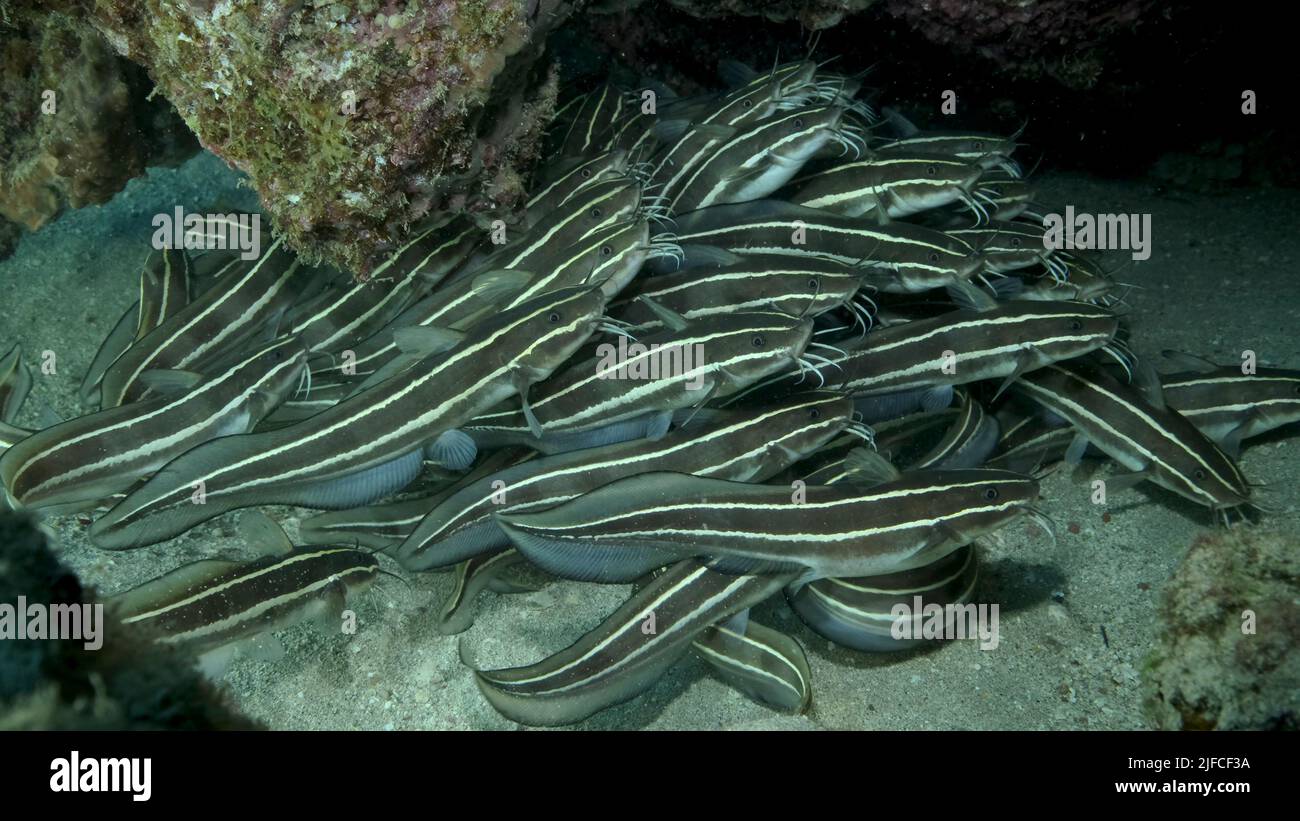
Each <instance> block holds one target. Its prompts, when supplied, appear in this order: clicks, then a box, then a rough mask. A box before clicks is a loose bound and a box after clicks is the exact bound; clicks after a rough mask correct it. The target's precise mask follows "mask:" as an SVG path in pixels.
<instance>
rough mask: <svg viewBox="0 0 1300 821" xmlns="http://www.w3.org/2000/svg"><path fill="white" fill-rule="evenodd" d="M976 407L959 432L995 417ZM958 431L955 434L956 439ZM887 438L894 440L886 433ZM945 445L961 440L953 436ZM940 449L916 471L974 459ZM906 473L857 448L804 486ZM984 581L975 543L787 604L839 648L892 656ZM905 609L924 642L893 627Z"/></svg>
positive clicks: (835, 583)
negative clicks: (933, 609)
mask: <svg viewBox="0 0 1300 821" xmlns="http://www.w3.org/2000/svg"><path fill="white" fill-rule="evenodd" d="M977 407H979V403H977V402H973V401H971V400H969V399H968V400H967V403H966V405H965V407H964V408H963V409H962V411H961V412H962V413H963V418H964V419H963V421H965V423H966V424H965V425H963V421H959V422H958V424H957V425H954V426H953V427H954V428H957V427H965V429H966V430H970V427H971V425H970V423H969V420H974V419H989V418H990V417H987V416H985V415H984V414H983V413H982V411H981V412H973V411H971V410H969V409H971V408H977ZM929 415H931V416H937V415H938V414H929ZM900 421H901V420H900ZM903 427H912V425H910V424H909V425H906V426H895V431H894V432H893V433H894V434H897V433H899V432H900V431H899V428H903ZM951 433H952V430H951V429H950V430H949V434H951ZM885 436H886V437H889V436H891V434H890V433H886V434H885ZM994 438H995V439H996V437H994ZM946 439H955V437H952V436H949V437H946ZM936 450H937V449H936ZM936 450H932V451H931V452H930V453H927V454H926V455H924V456H922V457H921V458H920V459H912V460H911V462H910V463H911V464H914V465H916V467H915V469H916V470H928V469H932V468H937V467H951V466H955V465H953V464H951V463H958V464H961V463H964V462H966V461H969V460H967V459H963V458H962V457H961V455H960V454H952V453H950V454H949V456H948V457H947V458H945V456H944V455H943V454H942V453H941V452H936ZM905 458H907V457H905ZM901 475H902V474H900V473H899V472H898V468H896V467H895V466H894V465H893V464H889V463H887V462H886V461H885V460H884V459H883V458H882V457H881V455H880V454H879V453H877V452H875V451H870V450H867V449H865V448H861V447H858V448H855V449H854V450H852V451H850V452H849V454H848V455H847V456H846V457H844V458H841V459H839V460H837V461H836V462H835V463H834V464H831V465H827V466H826V467H824V468H822V469H820V470H817V471H814V472H813V473H810V474H808V475H807V476H806V477H805V478H804V480H805V481H806V482H808V483H809V484H814V483H818V482H822V483H825V484H835V483H839V482H843V483H846V484H862V485H866V486H870V485H874V484H878V483H880V482H888V481H896V480H897V479H898V478H899V477H900V476H901ZM1026 512H1027V513H1028V514H1029V515H1030V516H1031V517H1033V518H1035V519H1038V520H1039V521H1040V523H1042V521H1043V518H1042V516H1041V514H1039V513H1038V512H1037V511H1036V510H1034V509H1033V508H1027V510H1026ZM978 575H979V558H978V554H977V552H976V548H975V546H974V545H973V544H967V545H965V546H963V547H961V548H959V549H957V550H956V551H954V552H953V553H951V554H949V555H948V556H945V557H943V558H941V559H939V560H938V561H936V562H934V563H932V564H927V565H925V566H923V567H916V568H912V569H910V570H903V571H900V572H897V573H886V574H884V575H880V576H853V577H844V578H835V577H832V578H826V579H817V580H815V581H813V582H810V583H809V584H807V585H805V586H803V587H801V588H798V589H787V590H786V598H787V600H788V601H789V603H790V606H791V608H793V609H794V611H795V612H796V613H798V614H799V617H800V618H801V619H803V621H804V623H805V624H807V625H808V626H809V627H810V628H812V630H813V631H814V632H816V633H818V634H820V635H822V636H825V637H826V638H828V639H830V640H831V641H833V642H835V643H836V644H839V645H842V646H845V647H850V648H852V649H854V650H860V651H862V652H867V653H880V652H891V651H896V650H904V649H907V648H909V647H914V646H916V645H917V644H919V643H920V642H921V641H922V640H924V639H923V638H921V637H922V636H923V633H922V631H921V630H920V629H919V628H920V627H921V626H922V619H923V612H924V607H926V606H928V605H938V606H940V607H945V606H947V605H950V604H964V603H965V602H968V601H970V599H971V596H972V595H973V593H974V590H975V583H976V581H977V578H978ZM915 597H920V599H921V602H922V605H921V607H920V608H916V607H915V603H916V602H915ZM899 604H903V605H906V606H907V607H908V608H909V609H912V611H913V613H912V621H913V624H912V630H911V631H910V635H911V636H914V637H918V638H914V639H911V640H908V639H905V638H895V637H894V635H893V633H892V630H891V628H892V627H893V626H894V625H895V623H896V622H897V617H896V616H895V615H894V612H893V610H894V607H895V606H896V605H899ZM950 621H951V619H950Z"/></svg>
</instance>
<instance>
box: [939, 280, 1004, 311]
mask: <svg viewBox="0 0 1300 821" xmlns="http://www.w3.org/2000/svg"><path fill="white" fill-rule="evenodd" d="M947 291H948V296H949V297H950V298H951V299H952V301H953V302H954V303H956V304H957V307H958V308H963V309H965V310H967V311H979V312H981V313H983V312H985V311H991V310H993V309H994V308H996V307H998V302H997V300H996V299H994V298H993V297H991V296H989V295H988V294H987V293H986V292H984V291H981V290H980V289H979V288H978V287H977V286H975V285H973V284H971V283H970V282H968V281H967V280H960V281H958V282H953V283H951V284H949V285H948V287H947Z"/></svg>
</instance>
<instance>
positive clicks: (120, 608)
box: [105, 559, 239, 617]
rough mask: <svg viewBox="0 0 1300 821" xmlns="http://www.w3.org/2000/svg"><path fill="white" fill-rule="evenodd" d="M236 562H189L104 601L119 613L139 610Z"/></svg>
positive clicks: (225, 570)
mask: <svg viewBox="0 0 1300 821" xmlns="http://www.w3.org/2000/svg"><path fill="white" fill-rule="evenodd" d="M238 566H239V562H231V561H225V560H223V559H203V560H202V561H197V562H191V563H189V564H186V565H181V566H180V567H178V568H176V569H175V570H173V571H171V572H170V573H165V574H163V575H161V576H159V577H158V578H156V579H151V580H149V581H147V582H145V583H144V584H141V585H137V586H136V587H133V588H131V589H130V590H126V591H123V592H121V593H118V594H117V595H115V596H109V597H108V598H107V599H106V600H105V602H106V603H107V604H109V605H110V606H111V607H112V608H113V609H114V610H115V611H117V613H118V614H119V615H120V616H122V617H126V616H131V615H134V614H136V613H143V612H146V611H148V610H151V609H153V608H154V607H157V606H159V605H161V604H165V603H167V602H168V601H169V600H171V599H173V598H176V597H178V596H180V595H182V594H184V593H186V592H189V591H194V590H198V589H199V588H201V587H203V586H204V585H206V584H207V583H208V582H210V581H212V580H213V579H215V578H217V577H218V576H221V575H223V574H225V573H229V572H230V571H231V570H233V569H235V568H236V567H238Z"/></svg>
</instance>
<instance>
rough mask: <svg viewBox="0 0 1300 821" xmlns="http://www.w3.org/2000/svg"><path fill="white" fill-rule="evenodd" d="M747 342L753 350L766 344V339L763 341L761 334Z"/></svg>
mask: <svg viewBox="0 0 1300 821" xmlns="http://www.w3.org/2000/svg"><path fill="white" fill-rule="evenodd" d="M749 341H750V343H751V344H752V345H753V346H754V347H755V348H761V347H763V346H764V345H766V344H767V339H765V338H764V337H763V335H762V334H759V335H758V336H755V337H754V338H753V339H751V340H749Z"/></svg>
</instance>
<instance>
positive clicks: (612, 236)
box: [502, 218, 676, 308]
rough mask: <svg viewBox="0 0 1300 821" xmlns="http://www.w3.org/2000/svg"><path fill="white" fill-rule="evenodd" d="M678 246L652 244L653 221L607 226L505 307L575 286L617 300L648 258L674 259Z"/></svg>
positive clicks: (559, 257)
mask: <svg viewBox="0 0 1300 821" xmlns="http://www.w3.org/2000/svg"><path fill="white" fill-rule="evenodd" d="M675 247H676V246H674V245H672V243H671V242H664V241H662V240H660V241H658V242H654V243H652V242H651V240H650V221H649V220H648V219H645V218H637V219H630V220H624V221H622V222H614V223H610V224H608V225H604V226H602V227H600V228H597V229H594V230H592V231H590V232H589V233H588V234H587V235H586V236H585V237H583V238H582V239H581V240H579V241H578V242H575V243H573V244H572V245H569V246H568V247H567V248H565V249H564V251H563V253H561V254H557V255H556V256H555V257H554V259H553V262H552V263H551V264H548V265H547V267H546V268H545V269H543V270H542V271H539V272H537V273H536V274H535V275H534V276H533V278H532V279H531V280H530V281H529V283H528V285H527V287H525V288H524V289H523V290H521V291H520V292H519V293H518V294H515V295H514V296H512V297H511V298H510V299H508V300H506V301H505V303H504V304H503V305H502V307H503V308H513V307H514V306H516V305H518V304H520V303H522V302H524V301H526V300H528V299H531V298H533V297H535V296H537V295H538V294H544V293H546V292H548V291H556V290H559V289H560V288H571V287H573V286H575V285H587V284H592V285H600V287H601V290H603V291H604V292H605V295H606V296H609V297H613V296H614V295H615V294H617V293H619V292H620V291H622V290H623V289H624V288H625V287H627V284H628V283H629V282H631V281H632V278H633V277H635V276H636V275H637V273H638V272H639V271H640V270H641V265H642V264H643V263H644V262H645V261H646V258H647V257H649V256H651V255H652V253H653V255H655V256H660V255H664V254H667V255H669V256H672V255H674V251H673V248H675Z"/></svg>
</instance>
